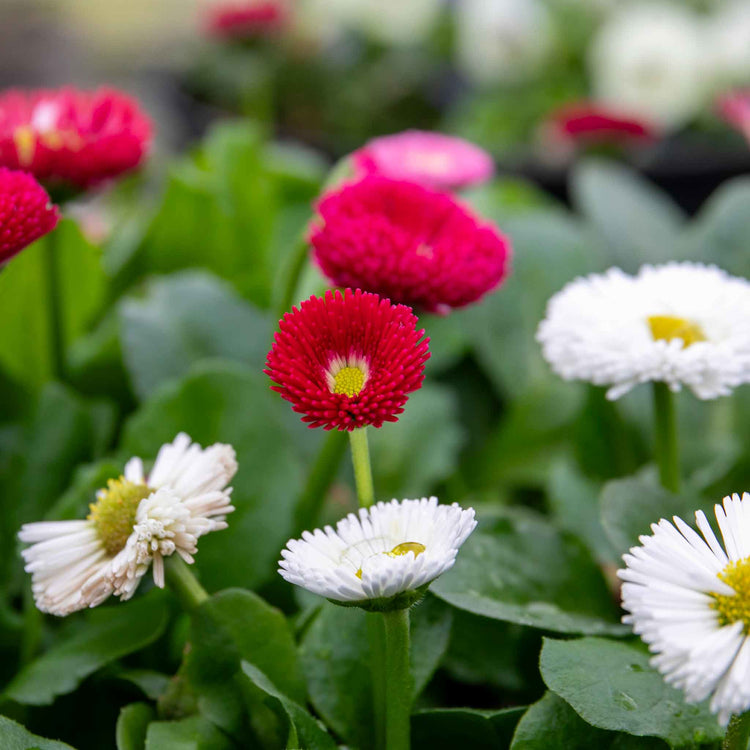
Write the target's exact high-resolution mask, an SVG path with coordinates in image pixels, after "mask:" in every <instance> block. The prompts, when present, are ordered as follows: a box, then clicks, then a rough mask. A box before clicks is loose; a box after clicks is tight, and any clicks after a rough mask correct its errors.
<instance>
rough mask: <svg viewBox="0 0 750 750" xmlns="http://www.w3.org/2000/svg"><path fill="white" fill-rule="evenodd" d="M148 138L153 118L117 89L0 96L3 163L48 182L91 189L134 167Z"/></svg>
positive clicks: (0, 154) (18, 92)
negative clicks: (149, 117)
mask: <svg viewBox="0 0 750 750" xmlns="http://www.w3.org/2000/svg"><path fill="white" fill-rule="evenodd" d="M150 141H151V123H150V121H149V119H148V118H147V117H146V115H145V114H144V113H143V111H142V110H141V108H140V107H139V105H138V104H137V102H136V101H135V100H134V99H132V98H130V97H129V96H127V95H125V94H123V93H121V92H119V91H116V90H114V89H107V88H102V89H98V90H96V91H79V90H77V89H73V88H63V89H58V90H44V89H40V90H35V91H24V90H20V89H10V90H8V91H5V92H4V93H2V94H0V165H2V166H6V167H10V168H11V169H23V170H26V171H28V172H31V173H32V174H33V175H34V176H35V177H36V178H37V179H38V180H40V181H42V182H44V183H45V184H47V185H50V186H52V185H55V186H56V185H59V184H65V185H68V186H72V187H75V188H88V187H90V186H92V185H95V184H96V183H99V182H101V181H102V180H106V179H109V178H112V177H116V176H117V175H119V174H122V173H123V172H126V171H128V170H130V169H134V168H135V167H137V166H138V165H139V164H140V163H141V161H142V160H143V158H144V156H145V154H146V152H147V151H148V148H149V145H150Z"/></svg>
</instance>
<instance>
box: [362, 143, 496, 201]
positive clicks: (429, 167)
mask: <svg viewBox="0 0 750 750" xmlns="http://www.w3.org/2000/svg"><path fill="white" fill-rule="evenodd" d="M352 159H353V161H354V166H355V169H356V170H357V172H358V173H359V174H360V175H363V174H379V175H383V176H384V177H391V178H393V179H396V180H410V181H411V182H418V183H419V184H420V185H426V186H427V187H433V188H436V189H438V190H456V189H458V188H463V187H467V186H469V185H476V184H478V183H481V182H485V181H486V180H489V179H490V177H492V174H493V173H494V171H495V165H494V163H493V161H492V157H491V156H490V155H489V154H488V153H487V152H486V151H483V150H482V149H481V148H479V147H478V146H475V145H474V144H473V143H469V142H468V141H465V140H463V139H462V138H454V137H452V136H449V135H443V134H442V133H429V132H426V131H423V130H406V131H404V132H403V133H396V134H395V135H386V136H382V137H380V138H375V139H373V140H371V141H370V142H369V143H367V144H365V146H363V147H362V148H361V149H360V150H359V151H355V152H354V154H353V155H352Z"/></svg>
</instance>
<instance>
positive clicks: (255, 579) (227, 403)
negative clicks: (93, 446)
mask: <svg viewBox="0 0 750 750" xmlns="http://www.w3.org/2000/svg"><path fill="white" fill-rule="evenodd" d="M290 411H291V410H290V409H289V407H288V405H287V404H286V403H285V402H284V401H283V400H282V399H281V398H279V397H278V396H277V395H276V394H274V393H273V392H272V391H271V390H270V388H269V383H268V380H267V379H266V377H265V376H264V375H263V374H262V373H261V372H253V371H250V370H247V369H245V368H244V367H242V366H241V365H238V364H234V363H220V362H214V363H206V364H205V365H198V366H196V367H195V368H194V369H193V370H192V371H191V372H190V373H189V374H188V375H187V376H186V377H185V378H184V379H183V380H181V381H179V382H177V383H172V384H169V385H168V386H165V387H164V388H162V389H160V390H159V392H158V393H157V394H156V395H155V396H154V397H153V398H152V399H151V400H149V401H148V402H146V403H145V404H144V405H143V406H142V407H141V408H140V410H139V411H138V412H136V413H135V414H134V415H133V416H132V417H131V418H130V419H129V420H128V422H127V424H126V426H125V434H124V439H123V449H124V450H125V451H127V452H128V453H129V454H130V455H139V456H142V457H144V458H146V459H148V458H150V457H152V456H155V455H156V453H157V451H158V450H159V447H160V446H161V445H162V444H163V443H166V442H171V441H172V440H173V439H174V437H175V435H177V433H178V432H180V431H183V430H184V431H185V432H187V433H188V434H189V435H190V436H191V437H192V438H193V439H194V440H196V441H198V442H200V443H201V444H202V445H204V446H205V445H210V444H211V443H214V442H223V443H230V444H231V445H233V446H234V448H235V450H236V451H237V460H238V463H239V471H238V473H237V475H236V476H235V478H234V480H233V481H232V486H233V487H234V493H233V495H232V503H233V504H234V506H235V507H236V508H237V510H236V511H235V512H234V513H232V514H231V515H230V516H229V518H228V523H229V528H228V529H226V530H224V531H221V532H217V533H215V534H209V535H207V536H206V537H204V538H202V539H201V540H200V545H199V551H198V555H197V557H196V567H197V569H198V570H199V572H200V575H201V579H202V581H203V583H204V585H205V586H206V587H207V588H208V589H209V590H216V589H221V588H227V587H231V586H242V587H244V588H253V587H255V586H258V585H259V584H260V583H262V582H263V581H265V580H267V579H268V578H269V577H271V576H272V575H275V569H276V562H277V560H278V559H279V551H280V550H281V549H282V548H283V546H284V544H285V543H286V541H287V540H288V538H289V536H290V533H291V529H292V512H293V508H294V503H295V500H296V498H297V497H298V496H299V494H300V492H301V489H302V485H303V470H302V459H301V457H300V454H299V451H298V449H297V447H296V446H295V442H294V440H293V438H292V434H291V432H290V430H289V429H288V425H289V424H290V423H291V424H293V426H294V428H297V427H299V429H304V428H303V427H302V426H301V425H297V424H294V423H293V422H292V417H293V415H292V414H290Z"/></svg>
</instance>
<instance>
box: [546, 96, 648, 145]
mask: <svg viewBox="0 0 750 750" xmlns="http://www.w3.org/2000/svg"><path fill="white" fill-rule="evenodd" d="M543 131H544V134H545V136H546V137H547V138H548V139H549V140H550V141H553V142H554V143H556V144H558V145H561V144H568V145H576V144H583V145H586V144H602V143H603V144H613V145H628V144H633V143H638V142H640V143H646V142H649V141H652V140H654V138H655V137H656V131H655V129H654V128H653V127H652V126H651V125H650V124H649V123H647V122H645V121H644V120H642V119H638V118H635V117H630V116H628V115H625V114H623V113H620V112H616V111H615V110H613V109H611V108H609V107H602V106H600V105H597V104H590V103H582V104H573V105H568V106H565V107H562V108H561V109H559V110H557V111H556V112H554V113H553V114H552V116H551V117H550V118H549V120H548V121H547V122H546V123H545V125H544V126H543ZM553 145H554V144H553Z"/></svg>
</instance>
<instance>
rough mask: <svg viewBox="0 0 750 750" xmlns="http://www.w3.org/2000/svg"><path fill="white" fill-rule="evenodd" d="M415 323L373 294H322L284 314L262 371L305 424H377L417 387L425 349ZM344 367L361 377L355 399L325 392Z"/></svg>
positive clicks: (393, 416) (390, 417)
mask: <svg viewBox="0 0 750 750" xmlns="http://www.w3.org/2000/svg"><path fill="white" fill-rule="evenodd" d="M417 322H418V321H417V318H416V316H415V315H414V314H413V313H412V311H411V310H410V309H409V308H408V307H406V306H404V305H394V304H391V302H389V301H388V300H387V299H381V298H380V297H379V296H378V295H376V294H370V293H367V292H362V291H360V290H359V289H358V290H356V291H352V290H351V289H347V290H345V291H344V292H343V293H342V292H341V291H328V292H326V294H325V296H324V297H311V298H310V299H308V300H305V301H304V302H302V303H301V304H300V306H299V307H298V308H296V307H295V308H293V309H292V311H291V312H288V313H286V314H285V315H284V317H283V319H282V320H281V321H280V322H279V330H278V331H277V333H276V336H275V338H274V343H273V347H272V349H271V351H270V352H269V354H268V359H267V363H266V364H267V366H266V370H265V372H266V374H267V375H268V376H269V377H270V378H271V380H272V381H273V382H274V385H273V386H272V389H273V390H275V391H276V392H278V393H280V394H281V395H282V396H283V397H284V398H285V399H286V400H287V401H289V402H290V403H291V404H292V407H293V409H294V411H296V412H297V413H299V414H302V415H304V416H303V417H302V421H303V422H309V426H310V427H323V428H325V429H326V430H331V429H338V430H354V429H356V428H359V427H365V426H367V425H373V426H375V427H381V426H382V425H383V423H384V422H396V421H397V420H398V415H399V414H401V412H403V406H404V404H405V403H406V401H407V399H408V397H409V394H410V393H411V392H413V391H416V390H418V389H419V388H421V386H422V381H423V380H424V365H425V362H426V361H427V359H428V358H429V356H430V352H429V349H428V341H429V340H428V339H424V338H423V336H424V331H423V330H417ZM342 367H354V368H357V369H359V370H360V371H361V372H362V373H363V376H364V377H363V384H362V387H361V389H360V390H359V391H358V392H357V393H354V394H353V395H347V394H346V393H335V392H334V389H333V388H332V387H331V380H332V378H333V377H334V376H335V374H336V372H337V371H339V370H340V369H341V368H342Z"/></svg>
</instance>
